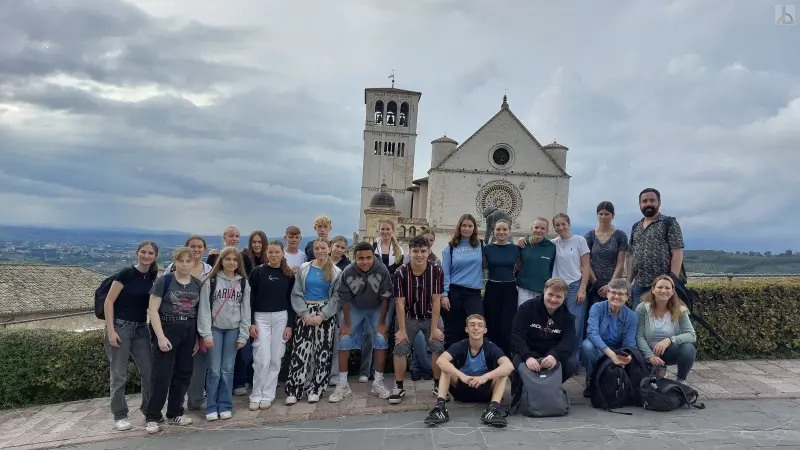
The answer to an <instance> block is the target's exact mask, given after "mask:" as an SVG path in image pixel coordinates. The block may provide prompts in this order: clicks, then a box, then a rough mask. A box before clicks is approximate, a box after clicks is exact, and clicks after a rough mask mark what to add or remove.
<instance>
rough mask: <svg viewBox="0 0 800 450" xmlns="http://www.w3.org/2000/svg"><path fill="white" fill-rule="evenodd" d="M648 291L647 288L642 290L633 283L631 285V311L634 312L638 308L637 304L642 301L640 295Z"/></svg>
mask: <svg viewBox="0 0 800 450" xmlns="http://www.w3.org/2000/svg"><path fill="white" fill-rule="evenodd" d="M649 290H650V289H649V288H643V287H641V286H639V285H638V284H637V283H633V285H631V305H633V306H632V307H631V309H632V310H634V311H636V307H637V306H639V303H640V302H641V301H642V294H644V293H645V292H647V291H649Z"/></svg>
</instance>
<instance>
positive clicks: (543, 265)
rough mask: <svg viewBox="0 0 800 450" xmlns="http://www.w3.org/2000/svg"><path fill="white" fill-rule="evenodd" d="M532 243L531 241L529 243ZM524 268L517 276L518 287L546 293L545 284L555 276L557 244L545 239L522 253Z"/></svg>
mask: <svg viewBox="0 0 800 450" xmlns="http://www.w3.org/2000/svg"><path fill="white" fill-rule="evenodd" d="M529 242H530V241H529ZM520 260H521V261H522V268H521V269H520V270H519V273H518V274H517V286H519V287H521V288H523V289H527V290H529V291H534V292H544V284H545V283H546V282H547V280H549V279H550V278H551V277H552V276H553V264H555V262H556V244H553V242H552V241H550V240H549V239H547V238H545V239H543V240H542V241H541V242H538V243H536V244H535V245H531V244H530V243H528V244H527V245H525V248H523V249H522V251H521V252H520Z"/></svg>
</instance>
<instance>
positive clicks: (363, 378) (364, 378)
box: [358, 375, 369, 383]
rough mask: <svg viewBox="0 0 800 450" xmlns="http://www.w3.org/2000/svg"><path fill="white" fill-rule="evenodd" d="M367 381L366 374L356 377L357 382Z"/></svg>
mask: <svg viewBox="0 0 800 450" xmlns="http://www.w3.org/2000/svg"><path fill="white" fill-rule="evenodd" d="M367 381H369V377H368V376H366V375H361V376H359V377H358V382H359V383H366V382H367Z"/></svg>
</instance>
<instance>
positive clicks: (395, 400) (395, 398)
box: [389, 386, 406, 405]
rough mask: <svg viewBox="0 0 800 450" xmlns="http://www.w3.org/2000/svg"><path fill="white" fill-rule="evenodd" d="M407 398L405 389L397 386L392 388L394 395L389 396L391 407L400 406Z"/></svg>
mask: <svg viewBox="0 0 800 450" xmlns="http://www.w3.org/2000/svg"><path fill="white" fill-rule="evenodd" d="M405 396H406V391H405V389H400V388H399V387H397V386H395V387H394V388H392V393H391V394H389V404H390V405H398V404H400V402H402V401H403V397H405Z"/></svg>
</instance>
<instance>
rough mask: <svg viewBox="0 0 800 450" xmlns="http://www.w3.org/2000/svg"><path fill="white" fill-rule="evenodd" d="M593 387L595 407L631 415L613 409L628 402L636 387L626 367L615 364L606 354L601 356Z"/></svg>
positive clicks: (593, 404)
mask: <svg viewBox="0 0 800 450" xmlns="http://www.w3.org/2000/svg"><path fill="white" fill-rule="evenodd" d="M591 389H592V406H593V407H595V408H598V409H602V410H605V411H609V412H613V413H617V414H625V415H630V413H624V412H619V411H612V410H613V409H615V408H621V407H623V406H626V405H627V404H628V402H629V399H630V397H631V396H632V395H633V391H634V388H633V384H631V380H630V378H628V374H627V373H626V372H625V368H624V367H620V366H618V365H616V364H614V363H613V362H612V361H611V358H609V357H608V356H605V355H604V356H603V357H602V358H600V361H599V364H598V366H597V369H596V370H595V372H594V374H593V376H592V383H591Z"/></svg>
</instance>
